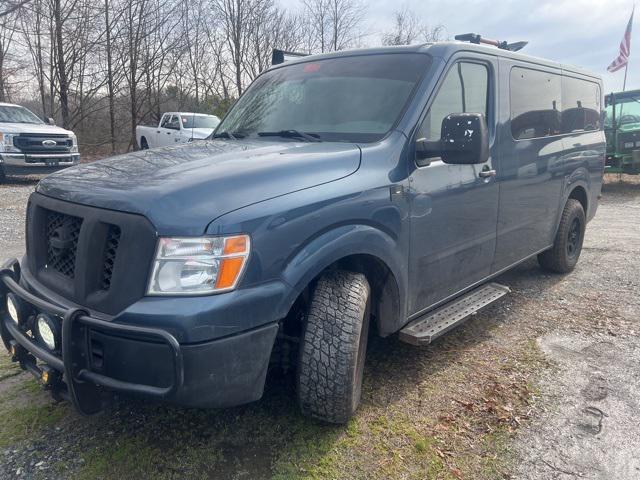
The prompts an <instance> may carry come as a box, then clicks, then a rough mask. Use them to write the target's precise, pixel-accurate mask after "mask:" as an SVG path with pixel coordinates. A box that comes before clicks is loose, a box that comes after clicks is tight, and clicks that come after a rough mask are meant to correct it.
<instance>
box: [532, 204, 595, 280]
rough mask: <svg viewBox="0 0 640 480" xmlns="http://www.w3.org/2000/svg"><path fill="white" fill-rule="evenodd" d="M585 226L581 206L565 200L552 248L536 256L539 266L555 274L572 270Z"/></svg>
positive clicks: (580, 246) (580, 247) (578, 253)
mask: <svg viewBox="0 0 640 480" xmlns="http://www.w3.org/2000/svg"><path fill="white" fill-rule="evenodd" d="M586 224H587V222H586V216H585V213H584V209H583V208H582V204H581V203H580V202H579V201H578V200H574V199H573V198H570V199H569V200H567V204H566V205H565V207H564V210H563V211H562V217H561V218H560V225H559V226H558V231H557V233H556V239H555V241H554V243H553V247H552V248H551V249H550V250H547V251H546V252H543V253H541V254H540V255H538V263H540V266H541V267H542V268H544V269H545V270H549V271H551V272H556V273H568V272H570V271H571V270H573V269H574V268H575V266H576V263H578V258H579V257H580V252H581V251H582V242H583V240H584V231H585V227H586Z"/></svg>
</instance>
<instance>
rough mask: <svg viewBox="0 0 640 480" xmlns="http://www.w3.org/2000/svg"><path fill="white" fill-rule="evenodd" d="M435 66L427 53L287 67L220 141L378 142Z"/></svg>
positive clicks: (253, 93)
mask: <svg viewBox="0 0 640 480" xmlns="http://www.w3.org/2000/svg"><path fill="white" fill-rule="evenodd" d="M430 66H431V57H430V56H428V55H426V54H421V53H391V54H377V55H360V56H351V57H340V58H330V59H325V60H315V61H309V62H304V63H298V64H292V65H285V66H283V67H280V68H276V69H274V70H271V71H268V72H266V73H264V74H263V75H261V76H260V77H258V79H257V80H256V81H255V82H254V83H253V84H252V85H251V86H250V87H249V89H248V90H247V91H246V93H245V94H244V95H243V96H242V97H241V98H240V99H239V100H238V102H237V103H236V104H235V105H234V107H233V108H232V110H231V111H230V112H229V114H228V115H227V116H226V118H225V119H224V120H223V122H222V123H221V124H220V126H219V127H218V129H217V130H216V135H215V136H216V137H217V136H224V135H227V136H228V134H231V136H232V137H234V138H242V137H247V136H274V135H277V134H278V133H279V132H280V133H282V132H286V133H289V134H290V133H291V132H294V133H297V134H298V135H297V136H298V137H302V138H307V139H311V137H313V138H315V139H319V140H326V141H344V142H372V141H376V140H379V139H381V138H382V137H384V136H385V135H386V134H387V133H388V132H389V131H390V130H391V129H392V128H393V126H394V125H395V123H396V121H397V120H398V118H399V117H400V115H401V113H402V112H403V110H404V108H405V106H406V104H407V102H408V101H409V99H410V97H411V95H412V93H413V91H414V89H415V87H416V85H417V84H418V82H419V81H420V79H421V78H422V77H423V75H424V74H425V73H426V72H427V70H428V69H429V67H430ZM283 136H285V135H283ZM289 136H291V135H289Z"/></svg>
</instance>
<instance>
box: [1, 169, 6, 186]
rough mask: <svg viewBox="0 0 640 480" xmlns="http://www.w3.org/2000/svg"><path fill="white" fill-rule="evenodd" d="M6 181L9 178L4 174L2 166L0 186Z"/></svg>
mask: <svg viewBox="0 0 640 480" xmlns="http://www.w3.org/2000/svg"><path fill="white" fill-rule="evenodd" d="M6 179H7V176H6V175H5V173H4V168H2V166H0V184H3V183H4V182H5V180H6Z"/></svg>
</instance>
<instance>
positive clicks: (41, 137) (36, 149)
mask: <svg viewBox="0 0 640 480" xmlns="http://www.w3.org/2000/svg"><path fill="white" fill-rule="evenodd" d="M13 145H14V146H15V147H17V148H19V149H20V151H21V152H23V153H39V154H42V153H44V154H46V153H67V152H69V151H70V150H71V147H72V146H73V140H72V139H71V138H70V137H69V136H67V135H64V134H53V133H42V134H40V133H21V134H20V135H18V136H17V137H14V138H13Z"/></svg>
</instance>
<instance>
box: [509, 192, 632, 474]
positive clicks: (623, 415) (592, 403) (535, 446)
mask: <svg viewBox="0 0 640 480" xmlns="http://www.w3.org/2000/svg"><path fill="white" fill-rule="evenodd" d="M567 280H568V281H565V282H561V283H560V284H559V285H557V286H556V288H554V289H553V292H552V294H553V296H555V297H560V298H562V299H563V305H562V307H563V308H562V311H563V313H562V315H561V316H559V320H560V322H559V323H558V325H557V326H556V328H554V329H551V330H550V331H549V332H548V333H545V334H544V335H542V336H541V337H539V338H538V340H537V342H538V345H539V346H540V348H541V349H542V351H543V352H544V354H545V355H546V356H547V358H549V359H550V360H551V362H552V364H553V367H552V368H550V369H549V370H547V371H545V372H544V374H543V376H542V379H541V381H540V389H541V395H542V398H541V401H540V404H541V405H540V406H541V411H540V412H539V415H538V417H537V418H536V420H535V421H534V422H533V424H532V425H531V427H530V428H527V429H525V430H523V431H521V434H520V436H519V438H518V440H517V448H518V450H519V453H520V456H521V461H520V462H519V468H518V475H517V477H518V478H522V479H547V478H548V479H556V478H561V479H562V478H567V479H568V478H590V479H596V478H597V479H602V480H605V479H606V480H608V479H620V480H622V479H629V480H631V479H638V478H640V456H639V455H638V452H640V424H639V423H638V421H637V419H638V414H639V413H640V370H639V369H638V365H640V338H639V336H638V333H640V318H639V317H640V296H639V295H638V293H639V292H640V183H635V184H631V185H624V184H616V183H611V184H609V185H605V188H604V198H603V200H602V203H601V206H600V209H599V211H598V214H597V216H596V218H595V219H594V221H593V222H592V223H591V224H589V227H588V232H587V236H586V239H585V244H584V251H583V254H582V257H581V258H580V263H579V268H577V269H576V271H575V272H574V273H573V274H572V275H571V276H570V277H568V278H567ZM544 302H545V299H544V298H543V299H541V305H540V306H541V308H542V309H545V310H546V306H545V303H544ZM551 305H552V308H553V304H551ZM547 313H548V315H549V316H553V313H554V312H553V311H550V312H547Z"/></svg>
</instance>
